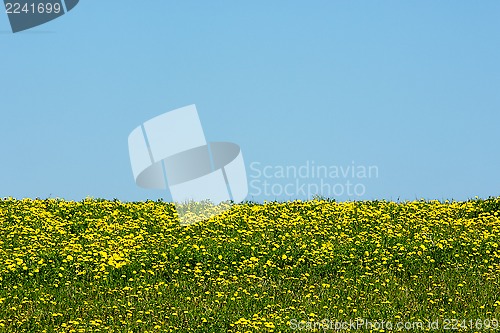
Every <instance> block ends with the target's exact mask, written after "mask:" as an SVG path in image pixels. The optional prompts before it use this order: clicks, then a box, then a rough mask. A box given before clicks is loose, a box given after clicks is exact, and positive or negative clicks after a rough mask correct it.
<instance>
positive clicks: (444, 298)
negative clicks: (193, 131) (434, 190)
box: [0, 198, 500, 332]
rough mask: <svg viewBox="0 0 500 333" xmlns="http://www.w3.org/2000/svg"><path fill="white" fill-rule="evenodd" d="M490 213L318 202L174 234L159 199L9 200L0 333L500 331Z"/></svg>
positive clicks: (3, 225) (497, 223)
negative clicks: (403, 326)
mask: <svg viewBox="0 0 500 333" xmlns="http://www.w3.org/2000/svg"><path fill="white" fill-rule="evenodd" d="M499 214H500V198H491V199H488V200H479V199H478V200H470V201H467V202H438V201H414V202H402V203H394V202H387V201H365V202H343V203H336V202H330V201H325V200H313V201H308V202H300V201H294V202H287V203H266V204H253V203H245V204H240V205H235V206H233V207H232V208H231V209H230V210H229V211H227V212H225V213H223V214H221V215H220V216H217V217H214V218H211V219H209V220H207V221H204V222H200V223H197V224H193V225H189V226H180V225H179V224H178V223H177V222H176V219H175V218H174V217H175V212H174V209H173V205H171V204H169V203H164V202H153V201H148V202H140V203H123V202H119V201H105V200H94V199H86V200H83V201H80V202H70V201H63V200H56V199H47V200H27V199H25V200H15V199H3V200H0V331H1V332H168V331H172V332H247V331H249V332H271V331H274V332H289V331H293V330H294V329H296V330H298V329H301V328H302V329H307V328H311V327H314V326H312V325H317V324H318V322H323V323H324V324H325V325H326V323H327V321H325V319H328V321H329V323H330V325H331V323H333V322H349V321H353V320H361V319H363V320H365V321H370V322H379V323H380V322H381V321H382V320H383V321H385V322H387V321H391V322H392V323H393V324H395V323H397V322H412V323H417V322H422V323H424V322H425V323H427V322H428V321H429V322H431V321H436V320H438V321H439V325H440V326H439V327H440V329H439V330H440V331H442V330H444V329H445V327H444V325H445V324H446V321H447V320H448V323H449V325H450V326H449V328H453V327H452V325H454V326H457V328H459V327H458V326H459V325H461V326H462V329H460V330H466V331H471V326H470V325H472V326H473V327H472V328H473V329H472V331H484V330H490V331H492V330H495V329H496V328H498V330H500V327H499V326H498V322H497V321H496V320H500V288H499V281H500V249H499V247H498V246H499V244H500V216H499ZM452 319H455V320H457V321H451V320H452ZM308 325H309V326H308ZM426 325H427V324H426ZM464 325H466V326H468V328H464V327H463V326H464ZM424 327H425V326H424ZM316 328H319V326H316ZM323 328H325V327H323ZM330 328H332V327H331V326H330ZM351 328H352V327H351ZM364 328H365V330H367V329H366V328H367V327H364ZM372 328H378V327H376V326H372ZM394 330H396V328H395V327H394ZM413 330H416V327H413ZM373 331H376V329H374V330H373Z"/></svg>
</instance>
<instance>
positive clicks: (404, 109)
mask: <svg viewBox="0 0 500 333" xmlns="http://www.w3.org/2000/svg"><path fill="white" fill-rule="evenodd" d="M499 13H500V2H498V1H481V2H470V1H451V0H449V1H378V2H373V1H307V2H306V1H279V2H278V1H275V2H269V1H246V2H243V1H205V2H203V3H202V2H200V1H175V2H174V1H148V2H143V3H139V2H133V1H120V2H118V1H95V0H94V1H91V0H81V1H80V4H79V5H78V6H77V7H75V8H74V9H73V10H72V11H71V12H69V13H68V14H66V15H64V16H63V17H61V18H59V19H57V20H54V21H52V22H49V23H47V24H45V25H43V26H40V27H37V28H34V29H32V30H29V31H26V32H21V33H17V34H12V33H11V32H10V27H9V23H8V19H7V16H6V15H5V13H0V75H1V76H0V101H1V103H0V115H1V118H0V119H1V121H0V129H1V131H0V154H1V155H0V156H1V157H0V161H1V164H0V196H1V197H7V196H13V197H16V198H23V197H31V198H34V197H41V198H46V197H60V198H65V199H71V200H81V199H82V198H85V197H87V196H91V197H100V198H109V199H112V198H118V199H120V200H127V201H128V200H145V199H157V198H166V199H168V193H166V192H165V191H157V190H146V189H141V188H139V187H137V186H136V185H135V183H134V179H133V176H132V171H131V168H130V162H129V157H128V148H127V137H128V135H129V133H130V132H131V131H132V130H133V129H134V128H135V127H136V126H138V125H140V124H141V123H143V122H144V121H146V120H148V119H150V118H153V117H155V116H157V115H160V114H162V113H164V112H167V111H169V110H172V109H175V108H178V107H182V106H185V105H189V104H196V106H197V108H198V112H199V115H200V118H201V121H202V123H203V127H204V131H205V135H206V137H207V139H208V140H209V141H230V142H235V143H238V144H239V145H240V146H241V149H242V151H243V156H244V159H245V163H246V165H247V167H248V172H249V173H251V170H250V165H251V163H258V164H254V166H255V165H260V166H261V167H263V166H273V167H275V166H285V167H286V166H292V167H293V166H294V167H297V168H298V167H300V166H302V165H304V164H306V163H308V161H309V163H313V162H314V163H315V164H316V165H324V166H329V167H331V166H337V167H347V166H349V165H353V162H354V164H355V165H361V166H363V165H364V166H371V165H376V166H377V167H378V171H379V172H378V177H376V178H370V179H350V181H351V182H354V183H359V184H362V185H363V188H364V193H363V195H360V196H355V197H352V196H351V197H350V196H348V195H339V196H338V197H337V199H339V200H348V199H356V200H358V199H388V200H396V199H398V198H399V199H409V200H412V199H416V198H417V199H418V198H426V199H457V200H464V199H468V198H473V197H475V196H479V197H488V196H498V195H500V176H499V174H498V171H499V170H500V154H499V151H498V144H497V142H499V141H500V140H499V139H500V131H499V130H498V129H499V124H500V64H499V61H498V59H500V39H499V38H498V36H499V35H500V20H498V15H499ZM253 176H255V174H254V175H253ZM249 177H250V178H251V177H252V175H249ZM250 180H252V179H250ZM347 180H349V179H325V180H324V181H325V182H329V183H330V184H333V183H343V182H344V181H347ZM260 181H262V179H260V180H257V183H258V184H262V182H260ZM267 181H268V182H271V183H272V184H281V186H284V185H286V184H288V183H293V182H295V181H296V179H280V178H277V177H275V178H274V179H272V178H271V179H267ZM300 181H301V182H302V183H307V184H309V183H317V182H318V181H319V180H318V179H301V180H300ZM259 182H260V183H259ZM258 186H260V185H258ZM278 188H279V186H278ZM254 192H255V191H254ZM253 194H254V195H252V193H251V194H250V195H249V197H248V198H249V199H254V200H257V201H261V200H272V199H275V198H276V199H278V200H287V199H297V198H298V199H303V198H302V195H301V194H300V193H299V191H296V193H295V194H294V195H292V196H286V195H275V196H273V195H270V196H264V195H255V194H256V193H253Z"/></svg>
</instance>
